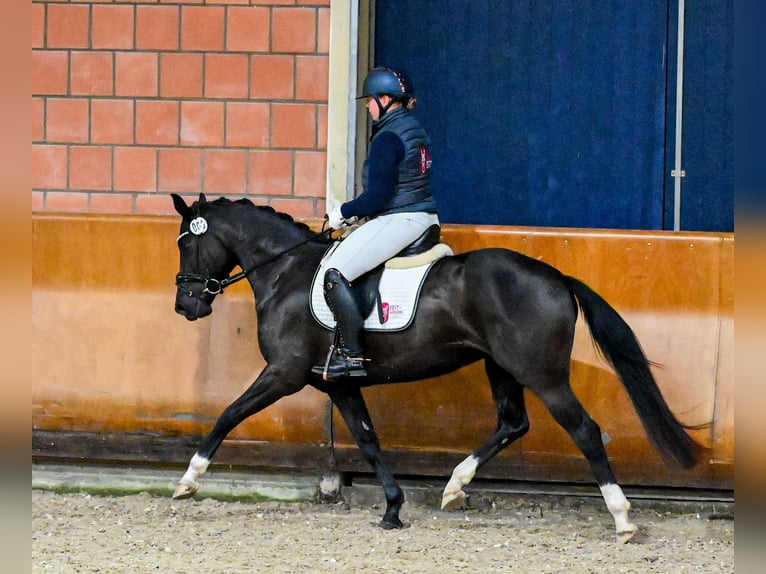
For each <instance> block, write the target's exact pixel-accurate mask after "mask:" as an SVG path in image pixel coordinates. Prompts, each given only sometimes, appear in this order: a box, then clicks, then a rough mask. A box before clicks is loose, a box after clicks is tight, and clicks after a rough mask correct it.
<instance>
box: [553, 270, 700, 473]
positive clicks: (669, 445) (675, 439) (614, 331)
mask: <svg viewBox="0 0 766 574" xmlns="http://www.w3.org/2000/svg"><path fill="white" fill-rule="evenodd" d="M564 281H565V282H566V284H567V286H568V287H569V290H570V291H571V292H572V293H573V294H574V296H575V297H576V299H577V302H578V303H579V305H580V308H581V309H582V311H583V314H584V315H585V320H586V321H587V323H588V326H589V327H590V331H591V334H592V335H593V340H594V341H595V342H596V346H597V347H598V349H599V350H600V351H601V353H603V355H604V357H605V358H606V359H607V360H608V361H609V363H610V364H611V365H612V366H613V367H614V369H615V371H616V372H617V374H618V376H619V377H620V380H621V381H622V383H623V385H625V388H626V389H627V391H628V395H629V396H630V399H631V401H632V402H633V405H634V407H635V409H636V412H637V413H638V416H639V418H640V419H641V423H642V424H643V426H644V428H645V429H646V432H647V434H648V435H649V439H650V440H651V441H652V443H653V444H654V446H655V447H656V448H657V450H659V451H660V453H662V455H663V456H664V457H665V458H666V459H669V460H671V461H674V462H675V463H677V464H679V465H681V466H682V467H683V468H691V467H693V466H694V465H695V464H697V461H698V460H699V457H700V455H701V453H702V451H703V448H702V446H700V445H699V444H698V443H697V442H695V441H694V440H693V439H692V438H691V437H690V436H689V435H688V434H687V432H686V430H685V429H684V427H683V425H681V423H679V422H678V420H677V419H676V417H675V416H674V415H673V413H672V412H671V411H670V408H669V407H668V405H667V403H666V402H665V399H664V398H663V397H662V394H661V393H660V390H659V388H658V387H657V383H656V382H655V380H654V377H653V376H652V372H651V370H650V369H649V364H650V363H649V360H648V359H647V358H646V355H644V352H643V350H642V349H641V345H640V344H639V342H638V339H637V338H636V335H635V333H633V330H632V329H631V328H630V326H629V325H628V324H627V323H626V322H625V320H624V319H623V318H622V317H621V316H620V315H619V313H617V311H615V309H614V308H613V307H612V306H611V305H609V303H607V302H606V301H605V300H604V298H603V297H601V296H600V295H599V294H598V293H596V292H595V291H593V289H591V288H590V287H588V286H587V285H586V284H585V283H583V282H581V281H579V280H577V279H575V278H574V277H568V276H564Z"/></svg>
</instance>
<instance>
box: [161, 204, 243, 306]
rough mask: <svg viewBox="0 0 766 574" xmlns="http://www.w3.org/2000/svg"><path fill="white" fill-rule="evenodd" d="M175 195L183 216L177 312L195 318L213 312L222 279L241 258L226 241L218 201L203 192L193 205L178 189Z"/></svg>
mask: <svg viewBox="0 0 766 574" xmlns="http://www.w3.org/2000/svg"><path fill="white" fill-rule="evenodd" d="M171 197H172V198H173V205H174V206H175V208H176V211H177V212H178V214H179V215H180V216H181V217H182V220H181V229H180V231H179V234H178V238H177V243H178V250H179V251H180V253H181V264H180V268H179V272H178V275H176V286H177V287H178V292H177V293H176V307H175V308H176V313H179V314H181V315H183V316H184V317H186V318H187V319H188V320H189V321H195V320H197V319H199V318H200V317H206V316H207V315H210V313H212V312H213V308H212V304H213V300H214V299H215V298H216V295H218V294H219V293H221V292H222V290H223V286H222V284H221V281H223V280H224V279H226V278H227V277H228V276H229V273H231V271H232V269H234V267H235V266H236V264H237V262H236V260H235V258H234V254H233V253H232V252H231V250H230V249H228V248H227V247H226V245H225V243H224V241H223V238H222V233H223V231H224V228H225V227H226V224H225V222H224V221H223V219H222V218H221V217H218V218H216V209H215V206H214V203H210V204H209V203H208V202H207V200H206V199H205V195H204V194H202V193H200V196H199V199H198V200H197V201H195V202H194V203H192V204H191V205H187V204H186V202H185V201H184V200H183V199H182V198H181V197H180V196H179V195H176V194H175V193H174V194H171Z"/></svg>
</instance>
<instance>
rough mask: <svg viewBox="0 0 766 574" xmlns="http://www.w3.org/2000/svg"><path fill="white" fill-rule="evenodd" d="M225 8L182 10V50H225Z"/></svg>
mask: <svg viewBox="0 0 766 574" xmlns="http://www.w3.org/2000/svg"><path fill="white" fill-rule="evenodd" d="M224 16H225V10H224V8H223V6H184V7H183V8H181V49H182V50H223V46H224V42H223V31H224V30H223V28H224Z"/></svg>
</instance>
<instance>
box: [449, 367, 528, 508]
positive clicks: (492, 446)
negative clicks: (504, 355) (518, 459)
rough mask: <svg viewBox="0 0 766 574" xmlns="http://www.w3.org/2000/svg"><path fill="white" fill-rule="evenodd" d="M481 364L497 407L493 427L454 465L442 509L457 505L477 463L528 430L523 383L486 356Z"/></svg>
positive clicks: (479, 465) (489, 457) (480, 464)
mask: <svg viewBox="0 0 766 574" xmlns="http://www.w3.org/2000/svg"><path fill="white" fill-rule="evenodd" d="M485 368H486V371H487V376H488V377H489V382H490V385H491V387H492V397H493V398H494V400H495V406H496V407H497V430H496V431H495V433H494V434H493V435H492V436H491V437H490V438H489V439H487V441H486V442H485V443H484V444H483V445H482V446H481V447H480V448H479V449H477V450H476V451H474V453H473V454H472V455H471V456H469V457H468V458H466V459H465V460H464V461H463V462H461V463H460V464H459V465H457V466H456V467H455V470H454V471H453V472H452V477H451V478H450V479H449V482H447V486H446V487H445V488H444V493H443V494H442V508H443V509H452V508H457V507H459V506H461V505H462V503H463V500H464V499H465V492H463V487H464V486H466V485H467V484H469V483H470V482H471V480H473V477H474V476H476V471H477V470H478V469H479V467H481V466H482V465H483V464H484V463H486V462H487V461H488V460H490V459H491V458H492V457H494V456H495V455H496V454H497V453H499V452H500V451H501V450H503V449H504V448H506V447H507V446H508V445H509V444H511V443H512V442H513V441H514V440H516V439H518V438H520V437H522V436H523V435H524V434H526V432H527V431H528V430H529V419H528V418H527V410H526V406H525V404H524V389H523V387H522V386H521V385H520V384H519V383H518V382H517V381H516V379H514V378H513V376H512V375H511V374H510V373H508V372H506V371H504V370H503V369H502V368H501V367H500V366H499V365H498V364H497V363H495V361H493V360H492V359H490V358H487V360H486V362H485Z"/></svg>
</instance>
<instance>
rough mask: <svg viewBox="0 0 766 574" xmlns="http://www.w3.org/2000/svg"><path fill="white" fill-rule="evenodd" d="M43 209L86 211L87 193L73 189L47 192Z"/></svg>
mask: <svg viewBox="0 0 766 574" xmlns="http://www.w3.org/2000/svg"><path fill="white" fill-rule="evenodd" d="M45 209H46V210H47V211H72V212H78V213H82V212H85V211H88V194H87V193H76V192H74V191H65V192H52V193H51V192H48V193H46V194H45Z"/></svg>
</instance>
